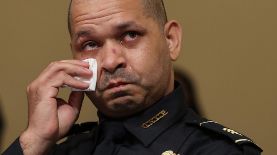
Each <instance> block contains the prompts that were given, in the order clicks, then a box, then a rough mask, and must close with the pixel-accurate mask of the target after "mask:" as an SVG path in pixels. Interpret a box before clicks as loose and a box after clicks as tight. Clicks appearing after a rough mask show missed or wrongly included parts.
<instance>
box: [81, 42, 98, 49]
mask: <svg viewBox="0 0 277 155" xmlns="http://www.w3.org/2000/svg"><path fill="white" fill-rule="evenodd" d="M97 48H98V44H97V43H96V42H95V41H88V42H86V43H85V44H84V45H83V46H82V50H83V51H92V50H96V49H97Z"/></svg>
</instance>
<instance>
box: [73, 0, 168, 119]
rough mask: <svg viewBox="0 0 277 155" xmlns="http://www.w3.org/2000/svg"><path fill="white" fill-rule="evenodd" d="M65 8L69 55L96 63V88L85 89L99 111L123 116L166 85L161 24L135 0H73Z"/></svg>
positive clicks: (148, 102) (154, 97) (163, 90)
mask: <svg viewBox="0 0 277 155" xmlns="http://www.w3.org/2000/svg"><path fill="white" fill-rule="evenodd" d="M71 13H72V18H71V27H72V29H71V31H72V40H71V46H72V51H73V56H74V58H75V59H79V60H82V59H86V58H95V59H96V60H97V63H98V81H97V88H96V91H95V92H87V95H88V97H89V98H90V100H92V102H93V103H94V104H95V106H96V107H97V108H98V110H99V111H100V112H102V113H104V114H105V115H108V116H111V117H124V116H128V115H131V114H134V113H137V112H139V111H141V110H143V109H145V108H147V107H148V106H150V105H151V104H153V103H155V102H156V101H157V100H159V99H160V98H161V97H162V96H165V95H167V94H168V93H169V92H171V91H172V89H173V88H172V85H173V78H172V74H171V59H170V55H169V49H168V46H167V42H166V39H165V36H164V34H163V30H161V29H160V26H159V25H158V23H157V22H156V21H155V20H154V19H153V18H151V17H146V16H145V14H144V9H143V5H142V3H141V1H140V0H135V1H134V0H74V1H73V2H72V12H71Z"/></svg>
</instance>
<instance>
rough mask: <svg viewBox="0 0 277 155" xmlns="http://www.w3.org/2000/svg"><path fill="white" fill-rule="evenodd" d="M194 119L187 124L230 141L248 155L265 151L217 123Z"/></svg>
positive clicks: (239, 134) (246, 138)
mask: <svg viewBox="0 0 277 155" xmlns="http://www.w3.org/2000/svg"><path fill="white" fill-rule="evenodd" d="M193 118H194V119H191V120H189V121H187V123H188V124H191V125H195V126H198V127H200V128H202V129H204V130H208V131H211V132H213V133H215V134H219V135H221V136H224V137H226V138H228V139H230V140H231V141H233V142H234V143H235V144H237V145H238V146H239V147H241V148H242V149H243V151H244V153H245V154H246V155H256V154H260V152H262V151H263V150H262V149H261V148H260V147H259V146H258V145H257V144H255V143H254V142H253V141H252V140H251V139H250V138H248V137H246V136H245V135H243V134H241V133H239V132H237V131H235V130H233V129H230V128H227V127H225V126H223V125H221V124H219V123H217V122H215V121H211V120H207V119H205V118H200V117H198V118H195V117H193Z"/></svg>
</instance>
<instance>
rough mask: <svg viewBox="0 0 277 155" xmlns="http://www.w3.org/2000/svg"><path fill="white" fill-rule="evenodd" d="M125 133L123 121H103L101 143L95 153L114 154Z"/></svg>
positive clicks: (96, 154) (94, 154)
mask: <svg viewBox="0 0 277 155" xmlns="http://www.w3.org/2000/svg"><path fill="white" fill-rule="evenodd" d="M125 133H126V131H125V128H124V126H123V123H121V122H117V121H107V120H105V121H103V122H101V123H100V137H99V144H98V145H97V146H96V148H95V151H94V153H93V155H114V154H115V153H116V148H117V146H118V144H120V143H121V142H122V140H123V138H124V136H125Z"/></svg>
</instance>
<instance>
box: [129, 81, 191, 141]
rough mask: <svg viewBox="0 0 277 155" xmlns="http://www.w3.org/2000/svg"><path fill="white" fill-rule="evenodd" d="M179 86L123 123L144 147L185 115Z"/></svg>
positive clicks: (185, 111) (185, 109) (182, 96)
mask: <svg viewBox="0 0 277 155" xmlns="http://www.w3.org/2000/svg"><path fill="white" fill-rule="evenodd" d="M184 101H185V99H184V95H183V90H182V88H181V86H180V85H179V84H177V83H175V89H174V91H173V92H172V93H170V94H169V95H167V96H165V97H163V98H162V99H161V100H160V101H158V102H157V103H155V104H154V105H152V106H151V107H150V108H148V109H146V110H145V111H143V112H142V113H139V114H138V115H135V116H133V117H131V118H128V119H127V120H125V121H124V126H125V128H126V129H127V130H128V131H129V132H130V133H131V134H133V135H134V136H135V137H136V138H137V139H138V140H139V141H140V142H142V143H143V144H144V146H148V145H150V144H151V143H152V142H153V141H154V140H155V139H156V138H157V137H158V136H159V135H160V134H162V133H163V132H164V131H165V130H166V129H168V128H169V127H170V126H172V125H173V124H175V123H176V122H177V121H178V120H180V119H181V118H182V117H183V116H184V115H185V114H186V113H187V106H186V104H185V103H184Z"/></svg>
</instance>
